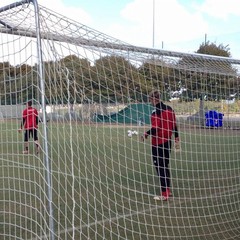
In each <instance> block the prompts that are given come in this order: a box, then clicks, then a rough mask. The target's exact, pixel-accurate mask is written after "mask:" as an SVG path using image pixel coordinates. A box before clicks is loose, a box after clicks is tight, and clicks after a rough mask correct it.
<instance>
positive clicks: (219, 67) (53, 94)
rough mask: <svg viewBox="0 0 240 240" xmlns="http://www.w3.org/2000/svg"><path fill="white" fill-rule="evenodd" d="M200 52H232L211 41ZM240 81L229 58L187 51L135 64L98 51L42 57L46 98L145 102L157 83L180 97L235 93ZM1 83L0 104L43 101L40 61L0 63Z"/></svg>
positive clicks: (165, 94) (217, 97) (222, 96)
mask: <svg viewBox="0 0 240 240" xmlns="http://www.w3.org/2000/svg"><path fill="white" fill-rule="evenodd" d="M197 53H200V54H209V55H216V56H224V57H230V56H231V54H230V51H229V49H228V48H227V47H224V46H223V45H222V44H221V45H219V46H217V45H216V44H214V43H210V42H207V43H203V44H201V45H200V47H199V49H198V51H197ZM203 63H204V66H203ZM214 68H215V69H214ZM211 70H213V71H211ZM238 83H239V77H238V73H237V70H236V69H234V68H233V67H232V66H231V64H228V63H224V64H222V62H221V61H219V62H218V61H217V60H216V61H215V62H214V64H212V63H211V62H207V61H206V62H204V61H202V60H194V61H193V60H192V59H190V58H188V57H186V56H183V57H182V58H181V59H180V60H178V61H176V62H174V61H172V62H171V63H169V62H166V61H165V60H162V61H161V60H158V62H157V63H156V61H155V59H148V60H144V61H143V62H142V63H141V64H139V63H138V64H136V62H132V61H131V60H129V59H126V58H125V57H122V56H117V55H110V56H103V57H100V58H99V59H97V60H95V62H94V63H93V62H91V61H89V60H88V59H85V58H79V57H78V56H76V55H69V56H66V57H64V58H62V59H60V60H58V61H46V62H44V85H45V98H46V102H47V103H48V104H65V103H67V102H69V101H70V102H71V103H85V102H88V103H93V102H96V103H115V102H119V103H127V102H131V101H140V102H142V101H147V95H148V93H149V92H150V91H151V90H152V89H154V88H158V89H160V91H161V92H162V93H163V100H165V101H168V100H169V99H170V98H171V97H172V96H173V93H176V92H179V95H178V97H179V99H180V101H192V100H194V99H199V98H200V99H202V98H205V100H214V101H219V100H221V99H228V98H229V96H231V95H232V94H235V95H236V96H238V93H239V84H238ZM0 87H1V95H0V101H1V105H8V104H19V103H23V102H26V101H27V99H36V100H37V101H41V94H42V93H41V89H40V77H39V74H38V65H37V64H36V65H35V66H30V65H27V64H22V65H18V66H12V65H10V63H9V62H2V63H0ZM181 90H183V91H181Z"/></svg>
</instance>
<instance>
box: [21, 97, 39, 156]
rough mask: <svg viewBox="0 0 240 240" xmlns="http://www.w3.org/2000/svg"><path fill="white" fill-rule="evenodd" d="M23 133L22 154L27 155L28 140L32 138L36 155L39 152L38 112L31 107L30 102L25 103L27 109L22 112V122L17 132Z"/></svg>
mask: <svg viewBox="0 0 240 240" xmlns="http://www.w3.org/2000/svg"><path fill="white" fill-rule="evenodd" d="M23 129H24V130H25V132H24V151H23V153H24V154H27V153H29V147H28V140H29V138H30V137H32V138H33V140H34V143H35V145H36V153H38V152H39V142H38V132H37V129H38V111H37V109H36V108H33V107H32V101H29V102H27V107H26V108H25V109H24V110H23V112H22V121H21V127H20V128H19V130H18V131H19V132H21V131H22V130H23Z"/></svg>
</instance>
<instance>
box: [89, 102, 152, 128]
mask: <svg viewBox="0 0 240 240" xmlns="http://www.w3.org/2000/svg"><path fill="white" fill-rule="evenodd" d="M152 111H153V106H151V105H150V104H146V103H134V104H130V105H128V106H127V107H125V108H124V109H122V110H121V111H119V112H117V113H114V114H111V115H100V114H97V115H95V117H94V120H95V121H96V122H105V123H125V124H150V115H151V113H152Z"/></svg>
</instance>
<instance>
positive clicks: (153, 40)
mask: <svg viewBox="0 0 240 240" xmlns="http://www.w3.org/2000/svg"><path fill="white" fill-rule="evenodd" d="M152 10H153V19H152V20H153V22H152V24H153V25H152V27H153V29H152V30H153V32H152V47H153V48H154V46H155V0H153V9H152Z"/></svg>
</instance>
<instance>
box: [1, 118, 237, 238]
mask: <svg viewBox="0 0 240 240" xmlns="http://www.w3.org/2000/svg"><path fill="white" fill-rule="evenodd" d="M0 127H1V153H0V164H1V172H0V182H1V184H0V186H1V187H0V190H1V193H0V202H1V204H0V212H1V215H0V237H1V239H49V209H48V208H49V200H48V194H49V189H52V207H53V219H54V229H53V230H54V235H55V238H56V239H189V240H190V239H191V240H192V239H194V240H195V239H199V240H200V239H211V240H212V239H238V238H240V234H239V232H240V225H239V218H240V211H239V209H240V201H239V195H240V190H239V176H240V162H239V146H240V137H239V131H234V130H226V129H196V128H185V127H181V128H180V138H181V152H180V153H175V152H174V151H173V152H172V155H171V160H170V161H171V162H170V166H171V174H172V176H171V177H172V191H173V197H171V199H170V200H169V201H168V202H156V201H154V200H153V196H154V195H155V194H159V180H158V177H157V176H156V173H155V169H154V168H153V164H152V160H151V151H150V150H151V148H150V141H147V142H145V143H142V142H140V141H139V137H138V136H133V137H132V138H129V137H127V130H128V129H135V130H137V131H138V132H139V133H142V132H143V131H144V128H142V127H141V128H140V127H137V126H131V127H129V126H128V127H126V126H117V125H115V126H113V125H112V126H110V125H106V126H104V125H101V124H99V125H81V124H72V125H70V124H69V123H64V124H55V123H49V125H48V154H46V153H44V151H43V149H42V152H41V153H40V154H39V155H35V154H34V149H33V144H32V143H31V145H30V146H31V147H30V151H31V152H32V153H33V154H29V155H23V154H21V152H22V137H23V136H22V135H19V134H18V133H17V131H16V130H17V125H16V123H14V122H5V123H1V125H0ZM39 138H40V140H41V144H42V146H43V142H44V138H43V136H42V127H40V129H39ZM46 156H47V157H48V158H47V159H46ZM46 160H48V161H49V163H50V176H51V184H50V186H49V185H48V184H49V182H48V181H47V172H46ZM50 187H52V188H50Z"/></svg>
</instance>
